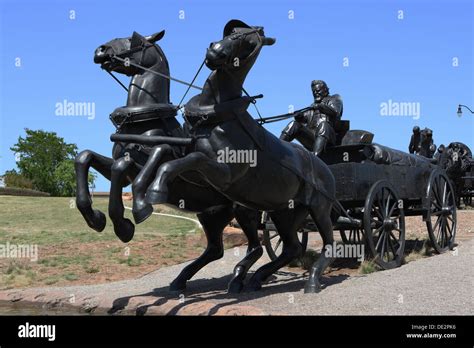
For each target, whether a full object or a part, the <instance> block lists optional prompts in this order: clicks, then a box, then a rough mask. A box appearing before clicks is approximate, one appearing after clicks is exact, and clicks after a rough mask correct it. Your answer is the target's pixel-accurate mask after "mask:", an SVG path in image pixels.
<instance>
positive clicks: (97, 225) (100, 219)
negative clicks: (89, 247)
mask: <svg viewBox="0 0 474 348" xmlns="http://www.w3.org/2000/svg"><path fill="white" fill-rule="evenodd" d="M106 225H107V219H106V218H105V214H104V213H102V212H101V211H99V210H95V209H94V222H93V224H92V226H90V227H91V228H92V229H94V230H96V231H97V232H102V231H103V230H104V228H105V226H106Z"/></svg>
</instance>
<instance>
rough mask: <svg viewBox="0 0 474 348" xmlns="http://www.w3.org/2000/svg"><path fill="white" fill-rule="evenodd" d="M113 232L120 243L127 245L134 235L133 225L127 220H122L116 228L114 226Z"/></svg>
mask: <svg viewBox="0 0 474 348" xmlns="http://www.w3.org/2000/svg"><path fill="white" fill-rule="evenodd" d="M114 231H115V234H116V235H117V237H119V239H120V240H121V241H122V242H124V243H128V242H130V241H131V240H132V238H133V235H134V234H135V225H133V223H132V222H131V221H130V220H129V219H123V221H121V222H120V223H119V224H118V225H117V226H114Z"/></svg>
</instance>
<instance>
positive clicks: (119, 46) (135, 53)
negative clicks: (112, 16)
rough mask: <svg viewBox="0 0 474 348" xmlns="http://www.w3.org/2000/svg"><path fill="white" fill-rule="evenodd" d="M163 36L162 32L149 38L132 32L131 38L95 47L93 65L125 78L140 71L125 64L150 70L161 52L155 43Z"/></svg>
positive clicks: (163, 32) (114, 40) (115, 40)
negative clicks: (137, 65) (98, 65)
mask: <svg viewBox="0 0 474 348" xmlns="http://www.w3.org/2000/svg"><path fill="white" fill-rule="evenodd" d="M164 35H165V31H164V30H162V31H160V32H158V33H155V34H153V35H150V36H142V35H140V34H139V33H137V32H133V35H132V36H131V37H126V38H118V39H113V40H111V41H109V42H107V43H105V44H103V45H100V46H99V47H97V49H96V50H95V52H94V63H96V64H100V65H101V67H102V68H103V69H106V70H109V71H115V72H117V73H120V74H124V75H127V76H133V75H136V74H137V73H139V72H140V69H139V68H137V67H136V66H134V65H133V64H127V62H131V63H135V64H139V65H141V66H143V67H145V68H150V67H152V66H153V65H155V64H156V63H158V60H159V58H160V57H161V56H162V51H161V49H160V48H159V46H158V45H156V44H155V42H157V41H158V40H160V39H161V38H162V37H163V36H164ZM150 48H152V49H150ZM117 57H118V58H121V59H122V60H120V59H117ZM123 60H126V61H127V62H124V61H123Z"/></svg>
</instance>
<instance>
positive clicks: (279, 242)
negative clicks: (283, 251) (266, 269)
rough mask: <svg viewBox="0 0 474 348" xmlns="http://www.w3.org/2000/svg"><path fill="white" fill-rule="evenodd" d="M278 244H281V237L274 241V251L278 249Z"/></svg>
mask: <svg viewBox="0 0 474 348" xmlns="http://www.w3.org/2000/svg"><path fill="white" fill-rule="evenodd" d="M280 244H281V238H280V239H278V242H277V243H276V246H275V249H274V250H275V251H277V250H278V248H279V247H280Z"/></svg>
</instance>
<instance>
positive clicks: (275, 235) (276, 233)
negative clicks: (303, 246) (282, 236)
mask: <svg viewBox="0 0 474 348" xmlns="http://www.w3.org/2000/svg"><path fill="white" fill-rule="evenodd" d="M278 235H279V234H278V232H275V234H274V235H273V236H271V237H270V240H272V239H273V238H275V237H277V236H278Z"/></svg>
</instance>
